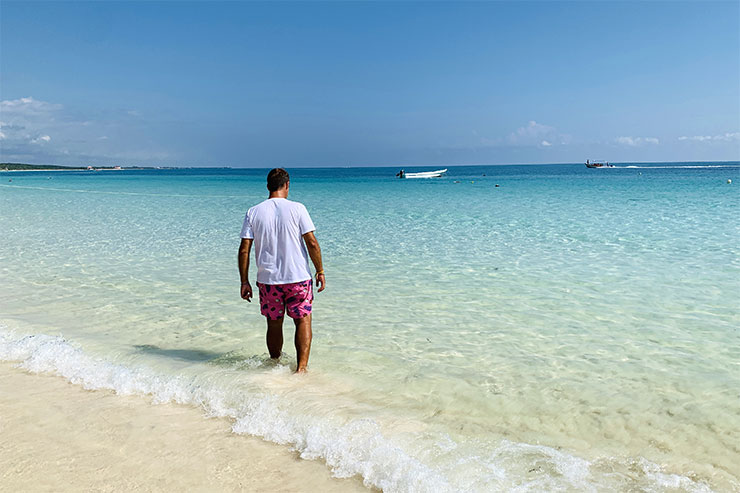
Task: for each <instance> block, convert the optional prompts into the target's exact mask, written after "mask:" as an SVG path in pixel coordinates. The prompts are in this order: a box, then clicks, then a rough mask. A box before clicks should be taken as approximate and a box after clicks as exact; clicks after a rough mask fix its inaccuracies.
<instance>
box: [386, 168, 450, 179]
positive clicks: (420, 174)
mask: <svg viewBox="0 0 740 493" xmlns="http://www.w3.org/2000/svg"><path fill="white" fill-rule="evenodd" d="M445 173H447V168H445V169H438V170H436V171H420V172H418V173H406V172H405V171H404V170H401V171H399V172H398V173H396V176H397V177H399V178H439V177H440V176H442V175H444V174H445Z"/></svg>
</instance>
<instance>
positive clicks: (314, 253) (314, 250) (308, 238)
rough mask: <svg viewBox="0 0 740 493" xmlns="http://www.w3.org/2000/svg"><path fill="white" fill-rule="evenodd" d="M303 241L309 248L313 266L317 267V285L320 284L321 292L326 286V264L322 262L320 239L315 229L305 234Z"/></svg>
mask: <svg viewBox="0 0 740 493" xmlns="http://www.w3.org/2000/svg"><path fill="white" fill-rule="evenodd" d="M303 241H304V242H305V243H306V249H307V250H308V255H309V256H310V257H311V261H312V262H313V266H314V268H316V286H318V288H319V289H318V291H319V293H320V292H322V291H323V290H324V289H325V288H326V276H325V275H324V265H323V263H322V262H321V247H320V246H319V240H317V239H316V235H314V234H313V231H309V232H308V233H306V234H305V235H303Z"/></svg>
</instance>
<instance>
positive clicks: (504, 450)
mask: <svg viewBox="0 0 740 493" xmlns="http://www.w3.org/2000/svg"><path fill="white" fill-rule="evenodd" d="M0 360H5V361H15V362H18V365H17V366H18V367H20V368H22V369H25V370H27V371H30V372H33V373H52V374H56V375H59V376H62V377H64V378H65V379H67V380H68V381H69V382H71V383H73V384H76V385H80V386H82V387H84V388H85V389H88V390H100V389H106V390H112V391H114V392H116V393H118V394H123V395H148V396H151V397H152V400H153V401H154V402H155V403H164V402H175V403H179V404H187V405H193V406H196V407H201V408H203V409H204V410H205V412H206V413H208V414H209V415H211V416H218V417H225V418H229V419H231V420H233V421H234V424H233V431H234V432H235V433H244V434H249V435H254V436H258V437H262V438H264V439H265V440H268V441H271V442H275V443H278V444H284V445H288V446H290V447H292V448H294V449H295V450H297V451H298V452H299V453H300V455H301V457H302V458H304V459H308V460H315V459H321V460H323V461H324V462H326V464H327V465H328V466H329V467H330V468H331V470H332V472H333V474H334V475H335V476H336V477H340V478H342V477H352V476H355V475H360V476H361V477H362V478H363V482H364V484H365V485H366V486H368V487H375V488H379V489H381V490H383V491H386V492H400V491H404V492H427V491H428V492H432V491H433V492H445V491H490V490H491V489H493V490H502V491H504V490H508V491H510V490H517V491H542V490H560V489H566V490H567V489H575V490H579V491H599V490H602V489H604V488H607V489H609V487H610V485H608V484H606V483H604V481H607V482H608V481H614V478H615V477H617V476H618V475H617V474H611V475H609V474H607V475H603V474H599V473H597V472H596V471H595V469H598V468H594V467H593V466H594V465H595V463H594V462H591V461H588V460H586V459H583V458H579V457H576V456H573V455H570V454H568V453H566V452H563V451H559V450H556V449H554V448H551V447H546V446H543V445H530V444H524V443H515V442H510V441H506V440H503V441H501V442H500V444H499V445H498V446H497V447H495V448H494V449H492V450H491V449H488V450H487V451H485V450H484V451H483V452H485V453H483V454H481V453H480V452H481V451H480V450H475V449H473V451H472V452H473V453H471V451H467V448H466V447H467V445H469V444H458V443H455V442H454V441H452V440H451V439H449V438H448V437H447V438H446V440H447V443H445V444H443V445H444V446H440V450H442V449H447V450H450V451H452V450H458V451H462V450H463V449H464V450H466V452H465V453H464V454H463V455H456V456H454V455H451V456H449V457H448V459H449V460H444V461H442V462H440V461H436V465H435V466H430V465H427V464H425V463H424V459H418V458H415V457H413V456H412V455H410V454H409V453H407V452H406V451H404V450H403V449H402V448H401V447H399V446H398V445H397V444H395V443H394V442H393V440H392V439H389V438H388V437H386V436H384V435H383V434H382V433H381V430H380V426H379V425H378V423H376V422H375V421H374V420H372V419H354V420H351V421H348V422H346V421H345V422H341V420H334V419H332V417H331V416H328V417H316V416H310V415H307V414H297V413H291V412H289V411H287V410H286V409H284V407H281V406H280V403H279V398H278V397H276V396H274V395H269V394H260V395H244V394H239V395H234V394H233V393H230V392H228V391H225V390H224V389H220V388H216V387H215V386H214V385H209V383H208V382H205V381H200V380H198V379H197V378H195V377H184V376H166V375H162V374H157V373H155V372H153V371H151V370H149V369H148V368H145V367H139V368H130V367H127V366H124V365H119V364H115V363H112V362H109V361H106V360H104V359H100V358H95V357H92V356H90V355H88V354H86V353H85V352H84V351H82V350H81V349H80V348H79V347H77V346H76V345H75V344H73V343H71V342H69V341H67V340H65V339H64V338H63V337H60V336H49V335H45V334H37V335H28V334H16V333H15V332H13V331H11V330H8V328H7V327H5V326H2V325H0ZM440 438H444V437H440ZM432 455H434V454H432ZM436 455H438V456H444V455H445V454H444V453H437V454H436ZM531 460H536V462H537V463H538V466H537V469H538V470H541V471H542V473H539V472H537V473H535V474H526V471H527V469H529V464H531ZM629 463H630V465H631V466H632V467H633V468H639V469H640V471H641V472H640V475H641V476H642V477H643V478H644V480H645V481H646V482H647V483H648V484H647V486H648V487H647V488H646V489H647V491H664V490H667V489H671V490H673V489H677V490H680V491H691V492H707V491H711V490H710V488H709V487H708V486H707V485H706V484H704V483H701V482H695V481H693V480H691V479H690V478H688V477H685V476H681V475H677V474H669V473H664V472H663V471H662V470H661V468H660V467H659V466H657V465H656V464H653V463H651V462H649V461H646V460H644V459H641V458H640V459H636V460H630V461H629ZM468 469H469V470H470V471H471V472H472V471H475V473H476V474H474V475H471V474H466V473H464V472H461V471H465V470H468ZM522 471H523V472H522ZM530 473H532V471H530ZM627 480H628V478H622V479H620V480H619V481H627ZM617 485H621V486H627V485H628V484H625V483H623V482H622V483H617ZM611 486H615V485H614V484H612V485H611Z"/></svg>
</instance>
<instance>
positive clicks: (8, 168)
mask: <svg viewBox="0 0 740 493" xmlns="http://www.w3.org/2000/svg"><path fill="white" fill-rule="evenodd" d="M696 163H701V164H711V165H720V166H723V165H724V166H730V167H734V166H740V161H732V160H730V161H623V162H622V161H620V162H617V161H612V162H611V164H615V165H617V166H618V167H624V165H647V166H659V165H670V164H674V165H676V164H678V165H690V164H696ZM573 165H583V162H570V163H562V162H561V163H499V164H480V163H478V164H444V165H441V164H395V165H387V164H386V165H373V166H289V165H288V166H285V167H286V168H288V169H295V170H297V169H363V168H388V169H400V168H406V169H415V168H432V167H435V166H447V167H451V168H457V167H494V166H573ZM185 169H209V170H216V169H229V170H242V169H245V170H246V169H266V170H267V169H270V167H247V166H244V167H234V166H130V167H128V166H121V167H113V166H100V167H96V166H92V167H91V168H88V167H86V166H84V167H83V166H59V165H43V164H40V165H34V164H22V163H0V172H14V171H136V170H139V171H141V170H148V171H161V170H185Z"/></svg>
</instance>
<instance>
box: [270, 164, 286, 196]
mask: <svg viewBox="0 0 740 493" xmlns="http://www.w3.org/2000/svg"><path fill="white" fill-rule="evenodd" d="M289 183H290V175H289V174H288V172H287V171H285V170H284V169H283V168H275V169H272V170H270V172H269V173H267V189H268V190H269V191H271V192H277V191H278V190H280V189H281V188H283V187H284V186H286V185H288V184H289Z"/></svg>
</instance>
